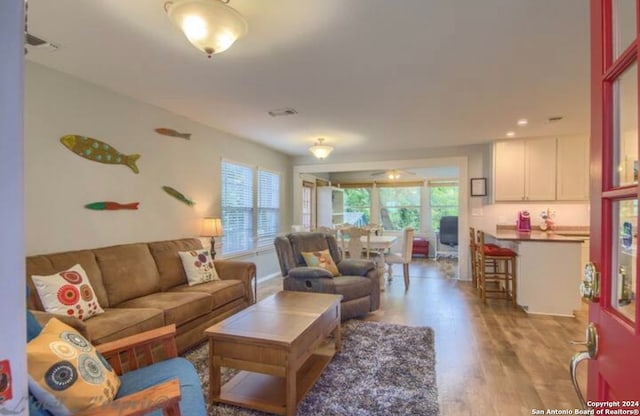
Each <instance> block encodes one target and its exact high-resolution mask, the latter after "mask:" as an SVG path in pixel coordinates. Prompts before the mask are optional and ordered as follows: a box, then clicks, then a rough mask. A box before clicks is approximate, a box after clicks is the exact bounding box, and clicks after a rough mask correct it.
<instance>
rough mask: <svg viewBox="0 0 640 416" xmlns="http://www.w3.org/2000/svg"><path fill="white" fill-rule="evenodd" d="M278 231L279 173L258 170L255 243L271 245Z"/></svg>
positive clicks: (259, 245) (260, 245)
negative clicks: (256, 232)
mask: <svg viewBox="0 0 640 416" xmlns="http://www.w3.org/2000/svg"><path fill="white" fill-rule="evenodd" d="M279 232H280V175H279V174H277V173H274V172H268V171H266V170H258V235H257V245H258V247H263V246H267V245H271V244H272V243H273V239H274V238H275V237H276V236H277V235H278V233H279Z"/></svg>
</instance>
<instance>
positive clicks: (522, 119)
mask: <svg viewBox="0 0 640 416" xmlns="http://www.w3.org/2000/svg"><path fill="white" fill-rule="evenodd" d="M527 124H529V120H527V119H526V118H521V119H520V120H518V126H520V127H524V126H526V125H527Z"/></svg>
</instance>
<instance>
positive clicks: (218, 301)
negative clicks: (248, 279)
mask: <svg viewBox="0 0 640 416" xmlns="http://www.w3.org/2000/svg"><path fill="white" fill-rule="evenodd" d="M170 291H171V292H195V293H207V294H209V295H210V296H211V297H212V299H213V307H212V309H217V308H219V307H220V306H223V305H226V304H227V303H229V302H233V301H234V300H236V299H241V298H243V297H245V293H244V285H243V284H242V281H241V280H214V281H212V282H208V283H202V284H200V285H196V286H189V285H181V286H176V287H172V288H171V289H170Z"/></svg>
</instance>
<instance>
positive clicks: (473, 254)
mask: <svg viewBox="0 0 640 416" xmlns="http://www.w3.org/2000/svg"><path fill="white" fill-rule="evenodd" d="M477 239H478V237H477V234H476V230H475V229H474V228H473V227H469V258H470V259H471V282H472V283H473V287H475V288H478V287H479V286H480V250H479V247H478V243H477ZM485 247H492V248H499V247H498V246H497V245H495V244H491V243H485ZM486 267H491V268H492V269H493V270H494V271H495V269H496V263H495V262H494V261H493V260H490V259H487V260H486V262H485V268H486Z"/></svg>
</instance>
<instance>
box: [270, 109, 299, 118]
mask: <svg viewBox="0 0 640 416" xmlns="http://www.w3.org/2000/svg"><path fill="white" fill-rule="evenodd" d="M294 114H298V112H297V111H296V110H294V109H293V108H280V109H278V110H271V111H269V115H270V116H271V117H283V116H292V115H294Z"/></svg>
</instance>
